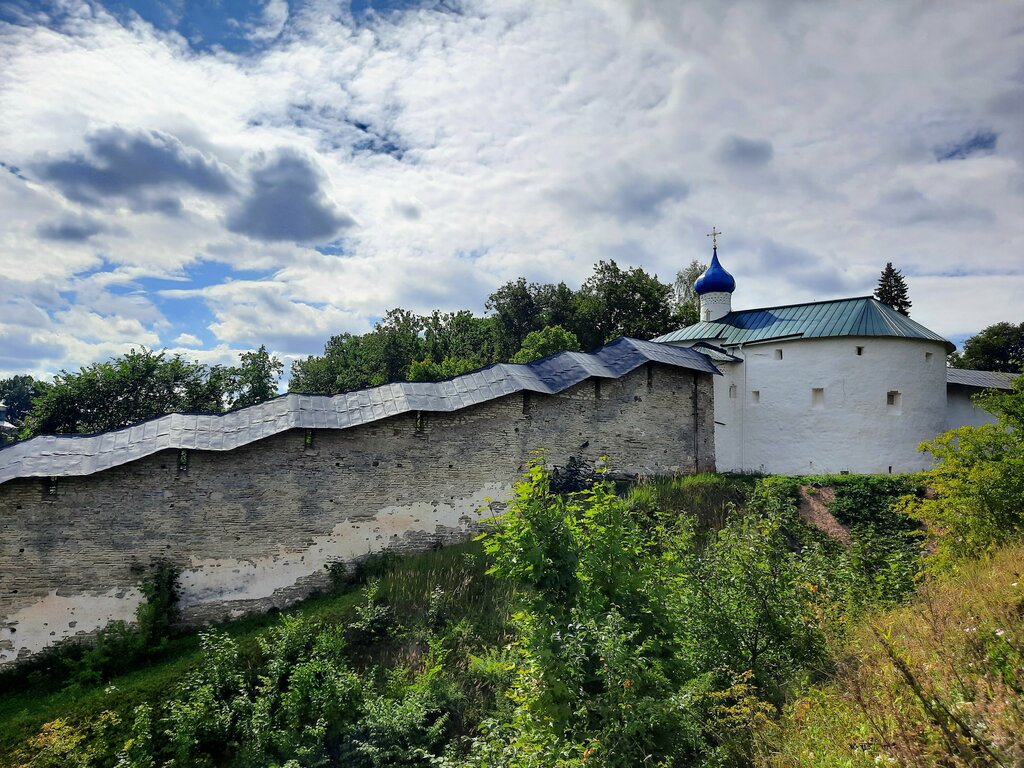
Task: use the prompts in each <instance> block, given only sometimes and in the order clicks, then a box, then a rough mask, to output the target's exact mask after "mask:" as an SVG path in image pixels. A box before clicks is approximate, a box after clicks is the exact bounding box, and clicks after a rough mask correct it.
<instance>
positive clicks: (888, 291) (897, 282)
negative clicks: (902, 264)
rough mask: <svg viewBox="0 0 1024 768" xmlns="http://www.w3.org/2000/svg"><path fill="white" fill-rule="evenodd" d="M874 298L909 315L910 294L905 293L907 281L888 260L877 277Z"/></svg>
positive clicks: (902, 313)
mask: <svg viewBox="0 0 1024 768" xmlns="http://www.w3.org/2000/svg"><path fill="white" fill-rule="evenodd" d="M875 298H876V299H878V300H879V301H880V302H882V303H883V304H888V305H889V306H890V307H892V308H893V309H895V310H896V311H897V312H899V313H900V314H901V315H906V316H907V317H910V307H911V306H912V304H911V302H910V295H909V294H908V293H907V281H906V280H904V279H903V273H902V272H900V271H899V270H898V269H894V268H893V266H892V262H891V261H890V262H889V263H888V264H886V265H885V269H883V270H882V275H881V277H879V278H878V287H877V288H875Z"/></svg>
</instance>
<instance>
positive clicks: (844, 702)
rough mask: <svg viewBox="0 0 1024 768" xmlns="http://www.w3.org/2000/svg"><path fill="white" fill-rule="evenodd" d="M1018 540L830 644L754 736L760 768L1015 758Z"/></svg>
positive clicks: (969, 767)
mask: <svg viewBox="0 0 1024 768" xmlns="http://www.w3.org/2000/svg"><path fill="white" fill-rule="evenodd" d="M1022 572H1024V545H1017V546H1011V547H1007V548H1005V549H1003V550H1001V551H999V552H997V553H996V554H995V555H994V556H993V557H991V558H990V559H986V560H982V561H976V562H971V563H965V564H964V565H963V568H962V570H961V572H960V573H959V574H958V575H957V576H956V577H955V578H954V577H944V578H939V579H935V580H933V581H931V582H927V583H925V584H924V585H922V586H921V588H920V591H919V594H918V596H917V598H916V599H915V600H914V601H913V602H912V603H911V604H909V605H907V606H906V607H903V608H899V609H896V610H892V611H889V612H886V613H882V614H878V615H876V616H874V617H869V618H868V619H867V620H866V621H864V622H863V623H862V625H861V627H860V631H859V632H858V633H857V634H856V635H855V636H854V637H853V638H852V640H851V641H850V642H849V644H848V645H847V646H846V647H844V648H841V649H837V656H838V658H839V659H840V671H839V674H838V676H837V678H836V679H835V681H834V682H833V683H831V684H830V685H829V686H827V687H824V688H818V689H811V690H809V691H808V692H807V693H806V695H805V696H803V697H802V698H800V699H799V700H797V701H795V702H794V703H792V704H791V705H790V706H789V707H788V709H787V711H786V715H785V717H784V718H783V719H782V720H781V721H780V723H779V725H778V727H777V728H775V729H773V730H769V731H766V732H765V733H763V734H762V738H761V741H760V745H759V746H760V759H759V765H760V766H762V768H798V767H799V768H804V767H806V768H811V767H812V766H813V767H814V768H829V767H830V766H836V768H838V767H839V766H843V767H844V768H846V767H849V768H856V767H857V766H864V768H867V767H868V766H879V765H893V766H895V765H900V766H907V767H908V768H926V767H928V768H930V767H931V766H937V765H943V766H950V768H975V767H976V766H993V767H996V766H1000V767H1004V768H1009V767H1010V766H1020V765H1024V738H1022V736H1021V734H1024V573H1022Z"/></svg>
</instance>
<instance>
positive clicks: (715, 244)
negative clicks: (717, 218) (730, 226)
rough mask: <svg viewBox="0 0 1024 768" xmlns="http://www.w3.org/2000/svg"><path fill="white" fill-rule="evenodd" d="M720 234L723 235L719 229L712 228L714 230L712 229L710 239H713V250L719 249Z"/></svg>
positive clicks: (709, 234) (709, 233)
mask: <svg viewBox="0 0 1024 768" xmlns="http://www.w3.org/2000/svg"><path fill="white" fill-rule="evenodd" d="M720 234H722V233H721V232H719V231H718V230H717V229H715V228H714V227H712V228H711V231H710V232H708V237H710V238H711V247H712V248H717V247H718V236H719V235H720Z"/></svg>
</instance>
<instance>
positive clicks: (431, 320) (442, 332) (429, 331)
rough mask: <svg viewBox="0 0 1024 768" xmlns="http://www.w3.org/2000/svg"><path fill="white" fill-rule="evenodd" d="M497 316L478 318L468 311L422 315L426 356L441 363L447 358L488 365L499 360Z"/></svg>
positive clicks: (436, 312) (435, 311) (435, 312)
mask: <svg viewBox="0 0 1024 768" xmlns="http://www.w3.org/2000/svg"><path fill="white" fill-rule="evenodd" d="M496 327H497V323H496V319H495V318H493V317H476V316H475V315H473V313H472V312H470V311H468V310H461V311H459V312H438V311H437V310H434V312H433V313H431V314H430V315H429V316H428V317H424V318H423V344H424V349H425V352H426V356H427V357H428V358H429V359H430V360H432V361H434V362H435V363H438V364H440V363H441V362H442V361H443V360H444V359H445V358H449V357H450V358H455V359H459V358H461V359H465V360H477V361H479V364H478V366H477V367H479V365H487V364H488V363H493V362H495V361H496V360H497V358H496V357H495V352H496V348H495V347H496V343H497V338H496Z"/></svg>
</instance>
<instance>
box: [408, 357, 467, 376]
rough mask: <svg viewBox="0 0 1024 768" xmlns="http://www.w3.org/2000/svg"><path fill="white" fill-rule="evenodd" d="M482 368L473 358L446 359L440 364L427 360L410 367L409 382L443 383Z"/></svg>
mask: <svg viewBox="0 0 1024 768" xmlns="http://www.w3.org/2000/svg"><path fill="white" fill-rule="evenodd" d="M480 367H481V366H480V361H479V360H476V359H475V358H471V357H468V358H467V357H446V358H445V359H444V360H442V361H441V362H440V363H435V362H434V361H433V360H431V359H430V358H425V359H423V360H415V361H413V363H412V365H410V366H409V375H408V381H443V380H444V379H451V378H454V377H455V376H461V375H462V374H464V373H469V372H470V371H475V370H476V369H477V368H480Z"/></svg>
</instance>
